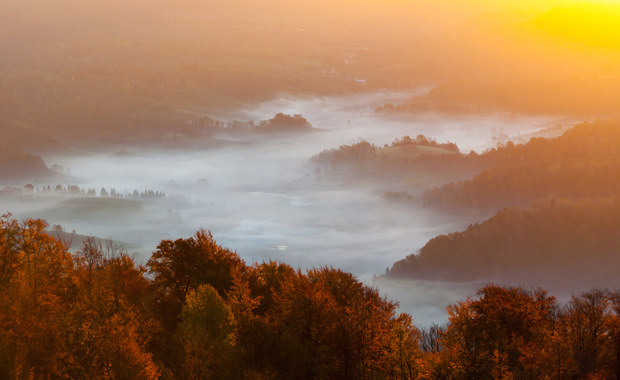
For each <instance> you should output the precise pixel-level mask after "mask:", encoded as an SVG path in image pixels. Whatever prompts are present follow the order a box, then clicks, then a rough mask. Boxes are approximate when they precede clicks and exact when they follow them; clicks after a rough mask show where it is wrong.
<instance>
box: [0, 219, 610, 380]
mask: <svg viewBox="0 0 620 380" xmlns="http://www.w3.org/2000/svg"><path fill="white" fill-rule="evenodd" d="M45 227H46V226H45V223H44V222H42V221H40V220H27V221H23V222H19V221H17V220H15V219H13V218H11V217H10V216H4V217H2V218H1V219H0V289H2V291H1V292H0V377H2V378H138V379H155V378H163V379H172V378H201V379H203V378H204V379H208V378H213V379H227V378H228V379H241V378H245V379H263V378H276V379H300V378H302V379H336V378H338V379H450V378H452V379H485V378H489V379H491V378H497V375H498V374H502V375H504V376H511V378H523V379H526V378H544V377H548V378H566V379H569V378H586V377H589V378H618V376H619V374H620V317H619V312H620V306H619V305H620V296H619V295H618V293H617V292H611V291H604V290H593V291H591V292H588V293H585V294H582V295H580V296H576V297H573V299H572V300H571V301H570V302H569V303H568V304H567V305H564V306H560V305H559V304H558V302H557V301H556V300H555V298H553V297H552V296H550V295H548V294H547V293H546V292H544V291H542V290H535V291H530V290H525V289H522V288H510V287H500V286H496V285H488V286H486V287H484V288H483V289H481V290H480V291H479V293H478V297H476V298H475V299H468V300H465V301H463V302H460V303H458V304H456V305H452V306H451V307H450V308H449V314H450V317H449V321H448V323H447V324H446V325H445V326H441V327H438V326H434V327H432V328H430V329H428V330H421V329H419V328H417V327H416V326H415V325H414V324H413V321H412V319H411V317H410V316H409V315H407V314H398V313H397V311H396V306H397V305H396V304H395V303H394V302H392V301H389V300H387V299H385V298H383V297H381V296H380V295H379V293H378V291H377V290H376V289H373V288H370V287H368V286H365V285H364V284H362V283H361V282H359V281H358V280H357V279H356V278H355V277H354V276H353V275H351V274H350V273H346V272H343V271H341V270H337V269H333V268H329V267H322V268H315V269H311V270H309V271H307V272H302V271H300V270H296V269H294V268H292V267H290V266H288V265H286V264H283V263H278V262H264V263H255V264H252V265H248V264H246V263H245V262H244V261H243V260H241V258H240V257H239V256H238V255H237V254H236V253H235V252H232V251H230V250H228V249H225V248H223V247H221V246H220V245H218V244H217V242H216V241H215V240H214V238H213V236H212V235H211V234H210V233H209V232H207V231H203V230H201V231H199V232H197V233H196V234H195V235H194V236H192V237H190V238H185V239H177V240H174V241H172V240H163V241H161V243H160V244H159V245H158V246H157V249H156V250H155V251H154V252H153V253H152V255H151V257H150V259H149V260H148V261H147V262H146V263H145V264H143V265H139V264H137V263H136V262H135V261H134V260H133V259H132V258H131V257H130V256H129V255H128V254H127V253H126V252H124V251H123V250H122V249H120V248H118V247H115V246H114V245H113V244H103V243H101V242H100V241H98V240H95V239H88V240H86V241H85V243H84V246H83V247H82V249H81V250H79V251H78V252H76V253H74V254H71V253H69V251H68V249H67V247H66V245H65V244H64V243H63V242H62V241H59V240H57V239H55V238H53V237H51V236H49V235H48V234H46V233H45Z"/></svg>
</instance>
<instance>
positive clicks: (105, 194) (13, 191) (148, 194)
mask: <svg viewBox="0 0 620 380" xmlns="http://www.w3.org/2000/svg"><path fill="white" fill-rule="evenodd" d="M109 189H110V190H109V191H108V190H107V189H106V188H105V187H102V188H101V189H100V190H99V192H97V189H95V188H94V187H89V188H87V189H86V188H81V187H80V186H78V185H67V186H63V185H60V184H58V185H56V186H50V185H47V186H41V187H38V186H37V187H35V186H34V185H32V184H26V185H25V186H24V187H18V186H5V187H3V188H2V189H0V196H2V195H22V194H37V195H47V194H57V195H58V194H60V195H74V196H83V197H100V198H123V199H157V198H165V197H166V193H165V192H163V191H159V190H152V189H147V190H143V191H138V190H137V189H134V190H133V191H128V190H125V191H119V190H116V189H115V188H113V187H110V188H109Z"/></svg>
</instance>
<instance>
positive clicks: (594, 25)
mask: <svg viewBox="0 0 620 380" xmlns="http://www.w3.org/2000/svg"><path fill="white" fill-rule="evenodd" d="M535 25H536V26H537V27H538V28H540V29H542V30H545V31H546V32H548V33H550V34H552V35H556V36H560V37H563V38H565V39H568V40H570V41H574V42H580V43H584V44H586V45H589V46H599V47H614V48H615V47H620V4H618V2H617V1H596V2H589V3H583V2H582V3H580V4H575V5H572V6H566V7H555V8H553V9H552V10H550V11H549V12H546V13H545V14H543V15H541V16H540V17H539V18H538V19H536V20H535Z"/></svg>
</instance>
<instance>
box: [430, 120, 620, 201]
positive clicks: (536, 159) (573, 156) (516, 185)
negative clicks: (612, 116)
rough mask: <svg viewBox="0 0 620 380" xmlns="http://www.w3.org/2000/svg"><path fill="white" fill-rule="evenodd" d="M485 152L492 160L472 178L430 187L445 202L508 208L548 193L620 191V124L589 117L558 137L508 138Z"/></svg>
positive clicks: (598, 194)
mask: <svg viewBox="0 0 620 380" xmlns="http://www.w3.org/2000/svg"><path fill="white" fill-rule="evenodd" d="M482 156H483V157H481V158H482V159H483V160H484V161H486V162H489V163H490V164H491V166H492V167H491V168H489V169H487V170H485V171H482V172H481V173H479V174H477V175H476V176H474V177H473V178H472V179H470V180H466V181H462V182H456V183H451V184H448V185H445V186H442V187H438V188H435V189H432V190H429V191H427V192H426V194H425V195H424V196H423V199H424V201H425V202H426V204H428V205H431V206H433V207H439V208H452V209H453V208H491V209H493V208H495V209H497V208H502V207H505V206H508V205H529V204H530V203H531V202H532V201H535V200H537V199H540V198H545V197H565V198H571V199H580V198H596V197H606V196H612V195H616V194H618V193H620V124H619V123H618V122H617V121H614V120H607V121H595V122H592V123H583V124H580V125H577V126H575V127H574V128H572V129H570V130H568V131H567V132H565V133H564V134H563V135H562V136H561V137H558V138H555V139H542V138H534V139H532V140H530V141H529V142H528V143H527V144H523V145H515V144H512V143H508V144H505V145H504V146H502V147H499V148H497V149H493V150H491V151H489V152H486V153H485V154H483V155H482Z"/></svg>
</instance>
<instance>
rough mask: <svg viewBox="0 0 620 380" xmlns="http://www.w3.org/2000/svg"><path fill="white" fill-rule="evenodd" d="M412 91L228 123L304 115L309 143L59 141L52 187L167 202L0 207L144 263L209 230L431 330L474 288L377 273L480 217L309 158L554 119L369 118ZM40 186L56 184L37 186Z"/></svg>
mask: <svg viewBox="0 0 620 380" xmlns="http://www.w3.org/2000/svg"><path fill="white" fill-rule="evenodd" d="M424 91H426V89H422V90H420V91H418V92H416V93H417V94H419V93H422V92H424ZM412 95H414V93H411V92H407V93H376V94H359V95H350V96H339V97H319V98H295V97H288V96H283V97H280V98H278V99H275V100H272V101H269V102H265V103H262V104H259V105H257V106H256V107H253V108H248V109H245V110H242V111H239V112H238V113H237V114H235V115H230V117H231V118H235V119H241V120H263V119H268V118H270V117H273V115H274V114H275V113H276V112H284V113H288V114H298V113H301V114H302V115H303V116H304V117H305V118H307V119H308V120H309V121H310V122H311V123H312V124H313V126H314V127H315V128H317V129H318V130H317V131H315V132H311V133H289V134H277V135H272V134H247V135H238V136H235V137H234V138H230V137H225V136H224V137H218V136H212V137H207V136H204V137H198V138H194V139H191V140H184V139H181V138H171V139H169V141H166V142H164V143H161V144H153V143H150V144H146V143H138V142H136V143H135V144H125V145H122V146H118V145H107V146H99V145H93V144H92V143H91V144H87V143H85V142H77V141H66V142H65V145H67V146H69V147H70V150H67V151H65V152H63V153H54V154H49V155H47V156H44V160H45V162H46V164H47V165H48V166H52V165H59V166H60V167H63V168H65V170H66V169H69V170H68V171H67V172H69V171H70V174H67V173H65V177H63V178H64V179H63V180H62V181H59V182H60V183H62V184H64V185H69V184H77V185H78V186H80V187H81V188H95V189H97V194H98V195H99V190H100V189H101V188H102V187H104V188H106V189H107V190H108V191H109V190H110V188H114V189H116V190H117V191H119V192H121V193H122V192H126V191H127V192H131V191H133V190H134V189H137V190H138V191H144V190H148V189H152V190H156V191H163V192H165V193H166V195H167V196H166V197H165V198H163V199H153V200H127V199H112V198H109V199H106V198H99V197H96V198H84V197H76V196H61V195H45V196H31V197H21V198H17V199H15V200H13V201H11V202H10V203H6V202H5V201H3V202H5V203H3V204H2V210H1V211H3V212H4V211H11V212H12V213H13V214H14V215H15V216H16V217H18V218H25V217H37V218H44V219H46V220H47V221H48V223H50V224H59V225H61V226H62V227H63V228H64V229H65V231H69V232H70V231H73V230H75V231H76V232H77V233H79V234H84V235H94V236H98V237H101V238H108V239H114V240H116V241H120V242H123V243H124V244H126V247H127V249H128V250H129V251H130V252H131V253H134V255H135V256H136V258H137V259H138V261H140V262H144V261H145V260H146V259H147V258H148V257H149V255H150V252H152V251H153V250H154V248H155V246H156V245H157V243H158V242H159V241H160V240H162V239H177V238H181V237H188V236H191V235H193V234H194V233H195V232H196V231H197V230H198V229H200V228H204V229H208V230H210V231H212V233H213V234H214V237H215V239H216V240H217V241H218V243H220V244H222V245H223V246H225V247H227V248H230V249H232V250H235V251H237V252H238V254H239V255H240V256H241V257H242V258H243V259H245V260H246V261H247V262H248V263H252V262H261V261H265V260H278V261H282V262H285V263H288V264H290V265H292V266H295V267H300V268H303V269H308V268H311V267H317V266H324V265H328V266H334V267H337V268H341V269H343V270H345V271H350V272H353V273H354V274H355V275H356V276H358V277H359V278H360V279H361V280H363V281H364V282H365V283H367V284H370V285H373V286H378V287H379V288H380V289H381V291H382V292H383V293H384V294H385V295H387V296H388V297H390V298H392V299H395V300H397V301H399V302H400V304H401V310H402V311H405V312H409V313H411V314H412V315H413V317H414V318H415V319H416V322H417V323H418V324H419V325H421V326H427V325H429V324H430V322H431V321H435V322H441V321H443V320H445V319H446V314H445V307H446V306H447V305H448V304H450V303H453V302H455V301H457V300H459V299H463V298H465V297H467V296H468V295H470V294H471V293H472V292H473V291H474V290H475V289H476V288H478V287H479V284H466V285H463V284H440V283H425V282H420V281H415V282H414V281H412V282H391V281H388V280H386V279H380V280H375V279H373V277H374V275H380V274H382V273H384V271H385V269H386V268H387V267H389V266H391V265H392V263H394V262H395V261H397V260H400V259H402V258H404V257H405V256H407V255H408V254H410V253H412V252H415V251H416V250H418V249H419V248H421V247H422V246H423V245H424V244H425V243H426V242H427V241H428V240H429V239H431V238H432V237H434V236H437V235H439V234H442V233H446V232H451V231H458V230H462V229H463V228H464V227H466V226H467V225H468V224H469V223H471V222H473V221H474V220H468V219H465V218H458V217H455V216H449V215H442V214H439V213H436V212H433V211H432V210H429V209H424V208H420V207H416V206H413V205H412V206H406V207H404V206H403V204H402V203H394V202H388V201H386V200H385V199H384V197H383V194H384V191H385V190H386V189H388V190H389V184H385V185H384V184H381V183H377V184H376V186H370V187H368V188H366V187H365V188H360V187H359V186H355V185H353V184H352V185H349V186H347V185H342V184H338V185H336V184H333V183H329V182H326V181H324V180H320V179H317V178H316V177H315V176H313V175H312V169H313V168H312V166H311V165H309V163H308V159H309V158H310V157H311V156H312V155H314V154H317V153H319V152H321V151H323V150H325V149H328V148H335V147H338V146H340V145H342V144H352V143H356V142H358V141H360V140H362V139H364V140H367V141H370V142H372V143H375V144H379V145H383V144H386V143H390V142H392V141H393V140H394V139H395V138H397V137H402V136H404V135H410V136H416V135H418V134H424V135H426V136H428V137H432V138H435V139H436V140H437V141H438V142H446V141H452V142H456V143H457V144H458V145H459V147H461V150H462V151H469V150H471V149H475V150H478V151H482V150H484V149H486V148H489V147H491V146H493V145H494V144H495V143H496V139H494V137H497V136H498V134H504V135H507V136H513V137H518V136H520V135H522V136H524V135H530V134H536V132H537V131H540V130H542V129H544V128H546V127H548V126H550V125H552V124H554V123H557V122H558V120H556V119H555V118H552V117H536V118H534V117H527V118H526V117H523V118H521V117H507V116H506V115H501V114H496V115H475V116H446V115H442V116H440V115H436V114H419V115H414V116H409V117H407V118H385V117H381V116H378V115H375V114H374V112H373V111H374V108H375V107H376V106H377V105H378V104H382V103H385V102H388V101H394V102H396V101H399V100H404V99H408V98H410V97H411V96H412ZM57 167H58V166H57ZM46 185H51V186H54V185H56V183H38V184H36V186H46Z"/></svg>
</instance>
